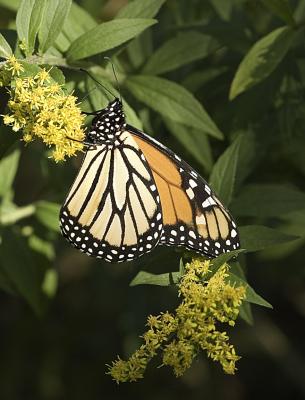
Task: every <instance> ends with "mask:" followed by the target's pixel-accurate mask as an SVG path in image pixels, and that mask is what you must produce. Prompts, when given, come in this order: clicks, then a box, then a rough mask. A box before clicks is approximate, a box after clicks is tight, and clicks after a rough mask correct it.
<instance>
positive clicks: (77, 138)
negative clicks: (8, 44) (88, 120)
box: [0, 56, 85, 162]
mask: <svg viewBox="0 0 305 400" xmlns="http://www.w3.org/2000/svg"><path fill="white" fill-rule="evenodd" d="M22 70H23V67H22V65H21V64H20V63H19V62H18V61H17V60H16V59H15V57H14V56H12V57H10V59H9V60H8V62H7V63H6V64H5V66H4V72H3V74H2V75H0V82H2V84H3V85H4V84H5V83H6V81H5V79H7V76H5V73H8V72H9V73H11V79H12V77H13V76H15V75H17V76H15V77H14V78H13V79H14V83H13V84H12V85H11V89H10V90H9V94H10V100H9V102H8V108H9V110H10V114H8V115H4V116H3V122H4V124H6V125H10V126H11V127H12V130H13V131H16V132H17V131H19V130H22V131H23V140H24V141H25V142H26V143H29V142H31V141H32V140H34V139H35V138H40V139H42V141H43V142H44V143H45V144H46V145H47V146H48V147H51V146H55V149H54V150H53V153H52V157H53V158H54V160H55V161H56V162H57V161H61V160H64V159H65V157H70V156H73V155H75V153H76V152H77V151H79V150H81V149H82V148H83V145H82V143H81V142H82V141H83V139H84V130H83V128H82V125H83V123H84V119H85V117H84V116H83V115H82V114H81V110H80V108H79V107H78V105H77V99H76V97H75V96H72V95H68V96H67V95H65V93H64V91H63V90H62V88H61V86H60V85H59V84H58V83H56V82H54V81H53V80H52V78H51V77H50V74H49V73H48V71H46V70H45V69H41V70H40V71H39V72H38V73H37V74H36V75H35V76H29V77H19V76H18V75H19V72H20V71H22ZM1 76H3V77H5V79H4V78H2V79H1ZM73 139H74V140H73Z"/></svg>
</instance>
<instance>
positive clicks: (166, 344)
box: [109, 258, 246, 383]
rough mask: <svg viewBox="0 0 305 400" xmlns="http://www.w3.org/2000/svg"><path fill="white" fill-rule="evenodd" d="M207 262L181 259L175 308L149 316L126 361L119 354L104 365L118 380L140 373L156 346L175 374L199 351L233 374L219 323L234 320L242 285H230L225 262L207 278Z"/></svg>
mask: <svg viewBox="0 0 305 400" xmlns="http://www.w3.org/2000/svg"><path fill="white" fill-rule="evenodd" d="M210 264H211V262H210V261H209V260H208V261H204V260H202V259H199V258H198V259H194V260H193V261H192V262H190V263H189V264H186V268H185V275H184V276H183V277H182V279H181V281H180V283H179V284H178V287H179V294H180V296H181V297H182V302H181V304H180V305H179V306H178V307H177V309H176V310H175V312H174V313H168V312H166V313H163V314H160V315H157V316H152V315H151V316H149V317H148V319H147V326H148V327H149V329H148V331H147V332H145V333H144V335H143V339H144V344H143V345H142V346H141V347H140V348H139V349H138V350H136V351H135V353H134V354H132V356H131V357H130V358H129V360H127V361H124V360H122V359H120V358H118V359H117V360H116V361H114V362H113V363H112V365H111V366H109V374H110V375H111V376H112V377H113V379H114V380H115V381H116V382H117V383H119V382H128V381H136V380H138V379H140V378H142V377H143V375H144V372H145V369H146V367H147V364H148V362H149V361H150V360H151V359H152V357H154V356H155V355H156V354H157V351H158V350H160V351H161V352H163V355H162V361H163V365H168V366H170V367H172V368H173V371H174V374H175V375H176V376H177V377H179V376H181V375H183V373H184V372H185V371H186V370H187V369H188V368H189V367H190V366H191V363H192V361H193V359H194V358H195V357H196V356H197V354H198V352H199V351H200V350H205V351H206V353H207V355H208V357H209V358H211V359H212V360H213V361H217V362H219V363H220V364H221V366H222V368H223V370H224V372H225V373H227V374H234V373H235V370H236V367H235V363H236V361H237V360H238V359H239V358H240V357H239V356H238V355H236V353H235V349H234V347H233V345H231V344H230V343H229V336H228V334H227V333H226V332H222V331H220V330H218V326H219V324H220V323H227V324H228V325H231V326H233V325H234V323H235V320H236V318H237V316H238V313H239V308H240V306H241V304H242V301H243V300H244V298H245V295H246V288H245V287H243V286H239V287H235V286H232V285H230V283H229V282H228V279H227V278H228V276H229V274H228V268H229V267H228V265H227V264H224V265H222V266H221V267H220V268H219V269H218V271H217V272H216V273H215V274H214V275H213V276H212V277H211V278H210V279H207V275H208V273H209V272H210V270H209V267H210Z"/></svg>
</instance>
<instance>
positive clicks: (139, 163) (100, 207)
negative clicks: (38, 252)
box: [60, 131, 163, 263]
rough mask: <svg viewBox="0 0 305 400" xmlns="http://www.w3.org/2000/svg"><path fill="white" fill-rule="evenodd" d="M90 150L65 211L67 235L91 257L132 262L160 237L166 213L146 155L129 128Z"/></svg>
mask: <svg viewBox="0 0 305 400" xmlns="http://www.w3.org/2000/svg"><path fill="white" fill-rule="evenodd" d="M118 142H119V143H118V144H117V145H116V146H107V145H96V148H94V149H88V150H87V152H86V155H85V157H84V160H83V163H82V165H81V167H80V169H79V172H78V175H77V176H76V179H75V181H74V183H73V185H72V187H71V189H70V191H69V194H68V196H67V198H66V201H65V203H64V205H63V207H62V209H61V211H60V226H61V230H62V233H63V235H64V237H65V238H66V239H67V240H68V241H69V242H70V243H71V244H72V245H73V246H74V247H76V248H77V249H79V250H81V251H82V252H84V253H86V254H87V255H89V256H93V257H96V258H101V259H103V260H105V261H108V262H113V263H116V262H124V261H131V260H133V259H135V258H138V257H140V256H141V255H143V254H145V253H147V252H149V251H151V250H152V249H153V248H154V247H155V246H156V245H157V244H158V242H159V241H160V237H161V233H162V229H163V226H162V214H161V206H160V200H159V197H158V195H157V192H156V185H155V182H154V179H153V176H152V173H151V170H150V168H149V165H148V163H147V161H146V160H145V157H144V155H143V154H142V152H141V150H140V149H139V147H138V145H137V143H136V142H135V141H134V140H133V138H132V136H131V135H130V134H129V133H128V132H126V131H125V132H123V133H122V134H121V135H120V137H119V138H118Z"/></svg>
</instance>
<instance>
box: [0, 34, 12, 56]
mask: <svg viewBox="0 0 305 400" xmlns="http://www.w3.org/2000/svg"><path fill="white" fill-rule="evenodd" d="M12 54H13V52H12V49H11V46H10V45H9V44H8V43H7V41H6V40H5V38H4V36H3V35H1V33H0V57H3V58H8V57H9V56H11V55H12Z"/></svg>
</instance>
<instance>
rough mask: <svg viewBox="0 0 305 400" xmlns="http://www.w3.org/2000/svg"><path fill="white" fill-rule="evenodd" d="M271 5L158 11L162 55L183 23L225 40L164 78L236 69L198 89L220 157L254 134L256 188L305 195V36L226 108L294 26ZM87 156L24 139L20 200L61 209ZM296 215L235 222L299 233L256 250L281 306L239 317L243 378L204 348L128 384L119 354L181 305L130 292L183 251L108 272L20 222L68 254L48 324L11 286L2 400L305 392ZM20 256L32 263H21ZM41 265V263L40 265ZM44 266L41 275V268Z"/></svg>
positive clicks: (263, 281)
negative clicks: (183, 366)
mask: <svg viewBox="0 0 305 400" xmlns="http://www.w3.org/2000/svg"><path fill="white" fill-rule="evenodd" d="M228 2H229V1H228ZM17 3H18V2H15V1H12V2H6V1H0V26H1V27H2V28H3V29H7V28H13V27H14V22H13V21H14V19H15V11H14V9H16V8H15V7H16V4H17ZM125 3H126V2H125V1H108V2H106V1H94V0H83V1H80V2H79V4H80V5H82V6H83V7H84V9H86V10H87V11H88V12H89V13H90V14H91V15H92V16H94V18H95V19H96V20H98V21H103V20H107V19H111V18H112V17H113V15H115V13H116V12H117V9H119V8H120V7H121V6H122V5H124V4H125ZM186 3H187V4H186ZM203 3H205V4H203ZM207 3H208V4H207ZM265 3H266V2H260V1H232V10H231V11H230V10H229V11H230V13H229V14H228V11H227V14H224V15H223V14H222V13H221V7H225V6H224V4H225V2H221V1H211V2H202V1H196V0H192V1H189V2H184V1H182V0H179V1H178V0H177V1H173V0H172V1H168V2H166V4H165V5H164V6H163V8H162V9H161V11H160V12H159V14H158V19H159V24H158V25H157V26H155V27H153V28H152V38H153V47H154V48H157V47H159V46H160V45H161V44H162V43H163V42H165V40H167V39H169V38H170V37H172V36H174V35H175V33H176V32H177V31H178V30H179V29H181V27H182V28H185V27H186V28H187V29H188V27H191V28H192V29H193V28H194V29H196V30H198V31H200V32H204V33H208V34H209V35H212V36H214V37H215V38H217V40H219V42H220V44H221V51H219V52H218V53H216V54H213V55H211V56H210V57H207V58H205V59H204V60H197V61H195V62H193V63H191V64H189V65H187V66H184V67H182V68H180V69H178V70H176V71H173V72H170V73H169V74H167V75H166V74H165V77H167V78H168V79H171V80H175V81H177V82H180V83H182V84H183V82H184V81H185V79H186V78H188V77H190V76H191V75H192V74H194V73H196V72H200V71H202V70H206V69H209V70H213V69H215V70H217V69H219V68H222V67H224V66H225V67H226V70H225V72H224V73H222V74H220V75H219V76H218V77H215V78H213V79H210V80H207V81H206V82H205V83H204V84H202V85H200V86H198V87H196V90H195V95H196V97H197V98H198V99H199V100H200V101H202V103H203V104H204V106H205V107H206V109H207V110H208V111H209V113H210V115H211V116H212V117H213V118H214V120H215V121H216V122H217V124H218V126H219V127H220V128H221V129H222V130H223V132H225V134H226V139H225V141H224V142H219V141H217V140H214V139H212V140H211V142H210V144H211V154H212V156H213V158H214V159H217V158H218V156H219V155H220V154H221V153H222V152H223V151H225V149H226V147H227V146H228V145H229V143H230V140H231V139H232V138H234V136H235V134H236V132H238V131H240V130H245V131H246V130H249V131H251V132H252V133H253V134H254V135H255V138H256V143H257V151H256V152H255V157H254V159H253V162H252V169H251V172H250V173H249V174H248V177H247V180H246V183H277V184H285V185H286V184H287V185H293V187H295V188H298V189H299V190H300V191H302V190H303V191H304V190H305V184H304V173H305V156H304V154H305V151H304V149H305V139H304V133H305V132H304V126H305V125H304V123H305V113H304V109H305V105H304V98H305V96H304V95H305V92H304V86H303V82H304V81H303V78H304V79H305V71H303V70H302V68H301V67H300V68H299V69H298V67H299V66H300V65H301V64H302V62H303V61H305V48H304V44H303V43H304V34H303V32H301V34H300V41H299V43H297V44H296V46H295V47H294V48H293V49H292V50H291V51H290V53H289V54H288V55H287V57H286V58H285V59H283V61H282V62H281V63H280V65H278V67H277V68H276V69H275V70H274V71H273V73H272V74H271V75H270V76H269V77H268V78H266V80H264V81H263V82H261V83H259V84H258V85H257V86H256V87H255V88H253V89H251V90H250V91H249V92H247V93H245V94H244V95H242V96H241V97H239V98H237V99H235V100H233V102H229V100H228V92H229V88H230V84H231V82H232V79H233V77H234V74H235V72H236V70H237V67H238V65H239V63H240V61H241V59H242V58H243V57H244V55H245V54H246V53H247V51H248V50H249V48H250V46H251V45H252V44H253V43H254V42H256V41H257V40H259V38H261V37H262V36H264V35H266V34H268V33H269V32H271V31H272V30H273V29H275V28H277V27H279V26H282V25H283V24H284V22H283V21H282V20H281V18H279V16H278V15H276V14H274V13H273V12H272V9H271V8H270V7H269V8H268V7H267V6H266V4H265ZM217 5H218V7H217ZM290 6H291V9H292V11H293V12H294V13H295V15H296V17H297V18H298V19H299V21H300V22H299V24H300V25H302V24H304V21H305V12H304V9H305V4H304V1H302V0H301V1H291V2H290ZM219 7H220V8H219ZM224 13H225V12H224ZM123 57H124V56H123ZM64 73H65V74H66V75H67V76H69V77H70V79H71V80H72V79H83V78H75V75H73V74H72V73H70V72H69V71H64ZM69 74H70V75H69ZM284 80H288V81H290V83H291V85H290V86H289V85H288V87H289V88H288V89H287V86H285V88H284V85H283V81H284ZM122 90H123V93H124V95H125V96H126V97H127V98H128V99H131V100H129V101H131V104H132V105H133V107H134V108H135V109H136V110H139V111H141V114H140V118H142V117H143V116H145V115H146V116H147V115H148V117H149V118H148V120H149V121H150V123H151V124H149V123H147V122H145V124H144V127H145V128H146V130H148V131H150V133H153V132H155V135H156V136H157V137H158V138H160V139H161V140H163V142H165V143H167V144H169V145H170V147H171V148H173V149H174V150H176V151H177V152H178V154H180V155H182V156H183V157H184V158H185V159H186V160H187V161H188V162H190V163H191V164H192V165H193V166H194V167H196V169H198V170H199V171H200V172H201V173H202V175H203V176H204V177H208V175H209V172H210V171H209V170H208V169H209V168H208V167H206V168H204V166H203V165H202V164H200V162H198V160H197V159H196V157H194V155H193V154H192V153H191V152H190V151H189V150H188V149H186V148H185V147H184V146H183V145H182V144H181V143H180V142H179V141H177V139H176V138H175V137H174V136H171V135H170V134H169V133H168V130H167V129H166V127H165V125H164V124H163V123H162V121H161V120H160V117H159V116H158V115H157V114H155V113H154V112H152V111H147V109H145V108H144V107H143V105H141V104H140V103H139V102H137V101H135V100H133V99H132V97H131V96H130V94H129V93H128V92H127V91H126V89H125V88H124V87H123V88H122ZM150 126H152V128H150ZM156 131H157V132H156ZM1 134H2V135H3V136H2V137H3V138H4V139H3V140H10V135H16V137H17V135H18V134H15V133H12V132H10V131H9V130H8V129H7V128H5V129H4V128H3V127H1ZM0 141H1V137H0ZM79 162H80V158H78V159H73V160H71V161H69V162H66V163H62V164H58V165H56V164H55V163H54V162H53V161H51V160H49V159H47V158H46V154H45V149H44V148H43V147H42V146H41V145H40V144H39V143H34V144H31V145H30V146H28V147H26V148H25V147H24V146H23V145H22V154H21V160H20V163H19V166H18V171H17V175H16V179H15V182H14V192H15V195H14V199H15V202H16V204H18V205H19V206H22V205H26V204H29V203H31V202H34V201H37V200H41V199H43V200H49V201H52V202H56V203H59V204H60V203H61V202H62V201H63V199H64V197H65V194H66V193H67V191H68V187H69V185H70V184H71V182H72V180H73V177H74V175H75V173H76V168H77V166H78V164H79ZM236 196H238V193H237V194H236ZM277 200H279V201H280V199H277ZM283 201H284V200H283ZM296 213H297V214H292V215H290V214H289V215H287V216H285V217H284V218H262V217H260V216H257V217H255V216H248V217H247V216H237V219H238V221H241V222H242V223H243V224H252V223H255V224H265V225H267V226H273V227H279V228H280V229H282V230H283V231H285V232H287V233H291V234H295V235H298V236H300V237H301V239H299V240H298V241H295V242H293V243H292V244H289V245H286V244H285V245H278V246H275V247H272V248H270V249H268V250H265V251H263V252H258V253H255V254H250V255H247V256H246V264H247V265H246V269H247V277H248V281H249V283H250V284H251V286H252V287H254V288H255V289H256V291H257V292H258V293H259V294H261V295H262V296H263V297H264V298H266V299H267V300H268V301H269V302H270V303H271V304H272V305H273V307H274V309H273V310H270V309H266V308H261V307H258V306H254V307H253V319H254V323H253V326H251V325H248V324H246V323H245V322H244V321H241V320H238V322H237V325H236V327H235V328H234V329H232V332H231V336H232V342H233V343H234V345H235V346H236V348H237V352H238V354H240V355H241V356H242V359H241V360H240V361H239V362H238V363H237V366H238V371H237V372H236V375H235V376H226V375H224V373H223V372H222V370H221V368H220V367H219V366H218V365H216V364H213V363H212V362H211V361H210V360H207V358H206V356H205V355H204V354H203V355H200V356H199V357H198V359H197V360H196V361H195V362H194V363H193V366H192V368H191V369H190V370H189V371H188V372H187V373H186V374H185V375H184V376H183V377H182V378H180V379H176V378H175V377H174V376H173V374H172V372H171V370H169V369H168V368H166V367H162V368H157V367H158V366H159V364H160V360H154V361H153V362H152V363H150V365H149V367H148V370H147V372H146V374H145V378H144V379H143V380H142V381H140V382H137V383H125V384H120V385H117V384H116V383H115V382H113V381H112V380H111V377H110V376H108V375H105V372H106V369H107V368H106V364H107V363H109V364H110V363H111V361H112V360H114V359H115V358H116V357H117V355H118V354H119V355H121V357H123V358H124V357H127V356H128V354H130V353H131V352H132V351H133V350H134V349H135V348H137V346H138V345H139V344H140V343H141V342H140V339H139V336H140V335H141V334H142V333H143V332H144V329H145V322H146V317H147V315H149V314H150V313H155V314H156V313H159V312H160V311H165V310H169V311H171V310H173V309H174V307H175V306H176V305H177V302H178V300H177V293H176V290H175V289H173V288H160V287H153V286H139V287H133V288H131V287H129V286H128V285H129V282H130V281H131V279H132V278H133V277H134V276H135V274H136V273H137V271H138V270H140V269H145V270H148V271H151V272H167V271H171V270H172V271H174V270H177V268H178V262H179V252H178V251H175V249H158V250H156V251H155V252H154V253H152V255H149V256H147V257H145V258H143V259H141V260H140V261H139V262H137V263H130V264H125V265H110V264H104V263H102V262H99V261H95V260H92V259H90V258H88V257H86V256H85V255H83V254H81V253H79V252H77V251H75V250H73V249H72V248H70V247H69V246H68V244H67V243H66V242H65V241H64V239H63V238H62V237H60V236H59V235H57V234H54V233H52V232H46V231H45V228H43V227H42V226H41V225H39V223H38V222H37V221H36V220H34V219H33V218H32V219H31V218H29V219H25V220H22V221H21V222H19V223H18V224H19V227H20V229H23V232H24V228H26V227H31V228H33V229H34V230H35V232H36V233H37V235H39V234H41V236H42V237H44V239H45V240H47V241H49V242H51V243H52V245H53V246H54V249H55V252H56V257H55V258H54V260H52V267H54V268H55V270H56V272H57V273H58V279H59V285H58V290H57V293H56V295H55V296H54V298H53V299H52V300H51V301H49V302H48V304H47V305H46V306H45V307H44V312H43V315H41V316H37V314H35V313H34V312H33V310H32V308H30V307H29V306H28V304H27V303H26V302H25V300H24V299H22V298H21V297H20V296H18V295H17V296H16V295H15V294H9V293H6V292H5V291H1V294H0V398H1V399H3V400H6V399H8V400H19V399H22V400H28V399H29V400H36V399H37V400H38V399H39V400H63V399H73V400H78V399H90V400H95V399H101V398H109V399H123V398H124V399H132V398H144V397H145V398H146V399H157V398H158V399H160V400H162V399H185V398H188V399H189V400H192V399H196V400H197V399H234V400H235V399H236V400H239V399H257V398H262V399H270V398H276V399H287V398H289V399H303V398H305V345H304V343H305V341H304V338H305V327H304V326H305V320H304V317H305V284H304V271H305V269H304V259H305V252H304V246H303V242H304V237H305V227H304V226H303V225H304V224H303V223H302V221H304V223H305V210H304V209H301V210H297V211H296ZM13 234H14V232H13ZM302 238H303V239H302ZM12 240H13V239H12ZM11 249H12V252H14V251H16V252H18V247H16V250H14V243H13V242H12V246H11ZM0 251H1V247H0ZM2 262H3V261H2ZM19 262H20V263H21V264H22V259H21V260H20V261H19ZM39 265H40V264H39V262H38V261H37V266H38V267H37V268H39ZM33 267H34V268H35V267H36V264H35V262H34V264H33ZM24 268H26V265H25V266H24Z"/></svg>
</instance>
